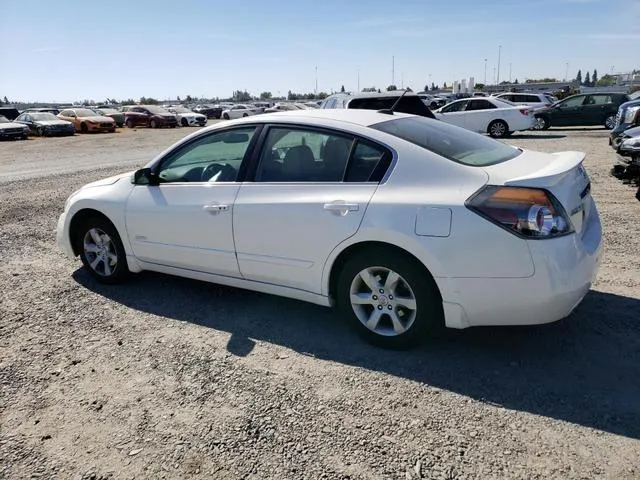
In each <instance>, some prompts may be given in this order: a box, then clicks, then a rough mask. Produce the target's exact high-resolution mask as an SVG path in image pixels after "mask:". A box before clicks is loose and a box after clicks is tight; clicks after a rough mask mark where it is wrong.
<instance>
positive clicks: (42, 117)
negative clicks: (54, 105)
mask: <svg viewBox="0 0 640 480" xmlns="http://www.w3.org/2000/svg"><path fill="white" fill-rule="evenodd" d="M29 115H31V118H33V119H34V120H35V121H36V122H50V121H51V120H60V119H59V118H58V117H56V116H55V115H54V114H53V113H30V114H29Z"/></svg>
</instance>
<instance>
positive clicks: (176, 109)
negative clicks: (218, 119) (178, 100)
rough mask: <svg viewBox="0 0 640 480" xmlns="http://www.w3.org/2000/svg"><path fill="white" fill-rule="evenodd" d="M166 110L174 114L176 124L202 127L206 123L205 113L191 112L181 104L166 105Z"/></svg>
mask: <svg viewBox="0 0 640 480" xmlns="http://www.w3.org/2000/svg"><path fill="white" fill-rule="evenodd" d="M167 111H169V112H171V113H173V114H174V115H175V116H176V120H177V121H178V124H180V125H182V126H183V127H190V126H191V127H193V126H195V127H204V126H205V125H206V124H207V116H206V115H203V114H201V113H196V112H193V111H191V110H189V109H188V108H186V107H183V106H182V105H175V106H173V107H167Z"/></svg>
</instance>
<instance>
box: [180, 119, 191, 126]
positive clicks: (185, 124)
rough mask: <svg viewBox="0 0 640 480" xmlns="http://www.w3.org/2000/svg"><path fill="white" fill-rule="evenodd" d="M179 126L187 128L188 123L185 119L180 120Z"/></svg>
mask: <svg viewBox="0 0 640 480" xmlns="http://www.w3.org/2000/svg"><path fill="white" fill-rule="evenodd" d="M180 124H181V125H182V126H183V127H188V126H189V122H188V121H187V119H186V118H183V119H182V120H180Z"/></svg>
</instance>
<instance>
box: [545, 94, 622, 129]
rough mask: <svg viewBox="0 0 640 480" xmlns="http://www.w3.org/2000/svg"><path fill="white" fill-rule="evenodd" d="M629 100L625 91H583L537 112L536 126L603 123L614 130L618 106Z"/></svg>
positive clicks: (572, 125) (570, 125) (571, 125)
mask: <svg viewBox="0 0 640 480" xmlns="http://www.w3.org/2000/svg"><path fill="white" fill-rule="evenodd" d="M628 101H629V96H628V95H627V94H625V93H581V94H578V95H572V96H570V97H567V98H565V99H564V100H560V101H559V102H557V103H555V104H553V105H552V106H551V107H550V108H548V109H546V110H544V111H540V112H536V114H535V115H536V118H537V119H538V120H537V123H536V128H538V129H540V130H546V129H547V128H549V127H574V126H591V125H602V126H604V127H605V128H607V129H609V130H613V128H614V127H615V125H616V114H617V113H618V108H619V107H620V105H622V104H623V103H625V102H628Z"/></svg>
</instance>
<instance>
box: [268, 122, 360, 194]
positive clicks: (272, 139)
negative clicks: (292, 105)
mask: <svg viewBox="0 0 640 480" xmlns="http://www.w3.org/2000/svg"><path fill="white" fill-rule="evenodd" d="M353 142H354V139H353V137H350V136H342V135H338V134H335V135H333V134H328V133H324V132H318V131H313V130H304V129H297V128H288V127H273V128H270V129H269V133H268V135H267V138H266V140H265V145H264V148H263V151H262V154H261V156H260V163H259V165H258V171H257V172H256V181H258V182H340V181H342V180H343V178H344V173H345V169H346V167H347V163H348V161H349V155H350V152H351V147H352V145H353Z"/></svg>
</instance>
